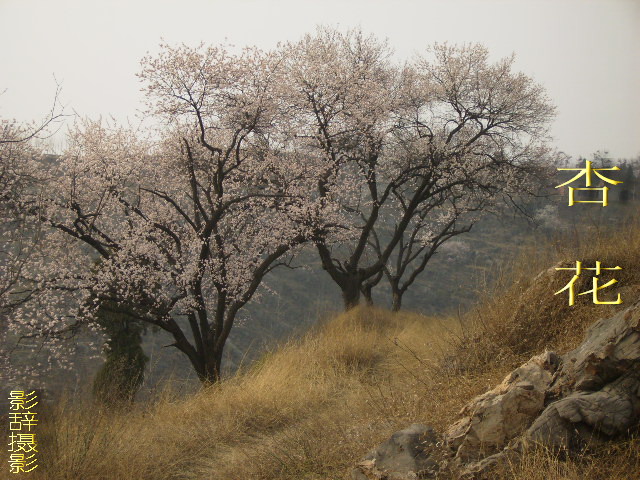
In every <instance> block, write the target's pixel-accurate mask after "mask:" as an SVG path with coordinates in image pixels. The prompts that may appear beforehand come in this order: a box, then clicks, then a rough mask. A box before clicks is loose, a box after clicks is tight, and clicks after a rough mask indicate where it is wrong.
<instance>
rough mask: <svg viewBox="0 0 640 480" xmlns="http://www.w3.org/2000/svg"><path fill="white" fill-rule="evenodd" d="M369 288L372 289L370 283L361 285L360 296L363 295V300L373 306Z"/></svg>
mask: <svg viewBox="0 0 640 480" xmlns="http://www.w3.org/2000/svg"><path fill="white" fill-rule="evenodd" d="M371 290H373V285H372V284H370V283H367V284H365V285H364V286H363V287H362V296H363V297H364V301H365V302H366V304H367V305H369V306H370V307H372V306H373V297H372V295H371Z"/></svg>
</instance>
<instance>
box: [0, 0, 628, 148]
mask: <svg viewBox="0 0 640 480" xmlns="http://www.w3.org/2000/svg"><path fill="white" fill-rule="evenodd" d="M317 24H326V25H332V26H339V27H344V28H348V27H357V26H359V27H361V28H362V29H363V30H365V31H366V32H371V33H374V34H376V35H378V36H380V37H387V38H388V39H389V41H390V44H391V45H392V46H393V47H394V48H395V51H396V53H397V55H398V56H399V57H400V58H409V57H410V56H411V55H412V54H413V53H415V52H420V51H421V50H423V49H424V48H425V47H426V46H428V45H430V44H432V43H433V42H436V41H438V42H443V41H448V42H453V43H461V42H481V43H483V44H485V45H486V46H487V47H488V48H489V50H490V52H491V55H492V56H493V57H494V58H496V59H497V58H499V57H503V56H506V55H509V54H511V53H512V52H515V54H516V58H517V60H516V66H517V68H518V69H520V70H522V71H524V72H525V73H527V74H528V75H530V76H533V77H534V78H535V79H536V80H537V81H538V82H540V83H542V84H543V85H544V86H545V87H546V89H547V91H548V94H549V96H550V97H551V99H552V100H553V101H554V102H555V104H556V105H557V107H558V116H557V119H556V121H555V123H554V127H553V130H552V132H553V135H554V137H555V139H556V145H557V147H558V148H560V149H562V150H564V151H565V152H566V153H568V154H571V155H574V156H577V155H585V156H588V155H590V154H591V153H593V152H595V151H596V150H603V149H608V150H609V151H610V152H611V154H612V155H613V156H614V157H623V158H624V157H626V158H630V157H635V156H638V155H640V53H639V52H640V1H638V0H619V1H617V0H606V1H589V0H580V1H568V0H566V1H565V0H552V1H533V0H508V1H507V0H503V1H497V0H473V1H471V0H470V1H444V0H442V1H435V0H434V1H424V0H423V1H405V0H394V1H392V0H386V1H371V0H363V1H360V0H358V1H350V0H342V1H308V0H292V1H289V0H287V1H285V0H282V1H280V0H278V1H267V0H262V1H258V0H235V1H231V0H228V1H224V2H223V1H219V0H209V1H204V0H182V1H167V0H128V1H121V0H109V1H91V0H56V1H51V0H0V45H2V48H0V92H1V91H3V90H4V94H2V95H1V96H0V118H7V117H9V118H17V119H19V120H29V119H34V118H37V117H41V116H42V115H43V114H45V113H46V111H47V109H48V108H49V105H50V103H51V100H52V98H53V94H54V92H55V88H56V79H57V82H59V83H60V84H61V86H62V93H61V99H62V102H63V103H64V104H65V105H66V111H67V112H73V111H75V112H77V113H78V114H80V115H87V116H91V117H96V116H98V115H102V116H108V115H112V116H114V117H115V118H117V119H119V120H123V119H126V118H131V119H133V118H134V117H135V116H136V114H137V113H136V112H137V111H138V110H139V109H140V108H141V103H140V100H141V93H140V83H139V81H138V79H137V77H136V76H135V74H136V72H137V71H138V70H139V61H140V59H141V58H142V57H143V56H144V55H145V54H146V53H147V52H151V53H153V52H155V51H157V49H158V44H159V43H160V39H161V38H163V39H164V40H165V41H167V42H169V43H178V42H184V43H187V44H197V43H199V42H201V41H202V42H205V43H213V44H216V43H222V42H227V43H231V44H234V45H237V46H244V45H258V46H261V47H264V48H269V47H273V46H275V45H276V43H277V42H278V41H286V40H297V39H298V38H299V37H300V36H301V35H302V34H304V33H306V32H311V31H313V30H314V28H315V26H316V25H317Z"/></svg>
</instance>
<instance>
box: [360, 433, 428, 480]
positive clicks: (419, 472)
mask: <svg viewBox="0 0 640 480" xmlns="http://www.w3.org/2000/svg"><path fill="white" fill-rule="evenodd" d="M439 449H440V445H439V444H438V436H437V435H436V433H435V431H434V430H433V429H432V428H430V427H427V426H426V425H421V424H417V423H414V424H413V425H411V426H410V427H408V428H406V429H404V430H400V431H399V432H396V433H394V434H393V435H392V436H391V438H390V439H389V440H387V441H386V442H384V443H383V444H381V445H380V446H379V447H377V448H376V449H374V450H372V451H371V452H370V453H369V454H368V455H367V456H365V457H364V459H363V460H362V461H361V462H360V463H359V464H358V465H357V468H355V469H354V470H353V471H352V473H351V478H352V479H353V480H368V479H385V480H409V479H417V478H435V476H436V474H437V470H438V462H437V459H436V458H435V457H437V455H434V454H435V453H436V452H437V450H439Z"/></svg>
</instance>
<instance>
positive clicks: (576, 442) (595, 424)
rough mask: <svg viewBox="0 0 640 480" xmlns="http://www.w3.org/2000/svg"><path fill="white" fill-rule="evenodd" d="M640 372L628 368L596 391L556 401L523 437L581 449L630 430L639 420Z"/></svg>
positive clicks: (532, 440) (559, 446)
mask: <svg viewBox="0 0 640 480" xmlns="http://www.w3.org/2000/svg"><path fill="white" fill-rule="evenodd" d="M639 388H640V371H628V372H627V373H625V374H624V375H622V376H621V377H619V378H618V379H617V380H615V381H614V382H612V383H610V384H608V385H607V386H605V387H604V388H603V389H602V390H600V391H597V392H575V393H572V394H571V395H569V396H567V397H565V398H563V399H561V400H558V401H556V402H553V403H552V404H551V405H549V406H548V407H547V408H546V409H545V411H544V412H542V414H541V415H540V416H539V417H538V418H537V419H536V421H535V422H534V423H533V425H531V427H530V428H529V429H528V430H527V432H526V434H525V436H524V438H525V440H527V441H529V442H534V443H541V444H544V445H545V446H547V447H551V448H553V449H556V450H558V449H561V450H578V449H581V448H583V447H585V446H587V445H588V444H590V443H593V442H595V441H597V440H598V439H599V438H602V437H603V436H605V437H612V436H615V435H619V434H623V433H627V432H628V431H629V430H630V429H631V428H633V427H634V426H636V425H638V423H640V396H639V393H640V392H639V390H638V389H639Z"/></svg>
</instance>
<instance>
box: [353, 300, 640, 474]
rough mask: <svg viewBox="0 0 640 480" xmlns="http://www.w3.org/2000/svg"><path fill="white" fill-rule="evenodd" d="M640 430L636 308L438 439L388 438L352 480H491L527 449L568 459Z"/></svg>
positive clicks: (603, 324) (510, 381) (477, 404)
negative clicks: (536, 448)
mask: <svg viewBox="0 0 640 480" xmlns="http://www.w3.org/2000/svg"><path fill="white" fill-rule="evenodd" d="M639 425H640V302H637V303H635V304H634V305H633V306H631V307H630V308H628V309H626V310H624V311H622V312H620V313H618V314H617V315H615V316H613V317H612V318H608V319H603V320H599V321H598V322H596V323H595V324H594V325H592V327H591V328H590V329H589V330H588V332H587V335H586V338H585V340H584V342H583V343H582V344H581V345H580V346H579V347H578V348H576V349H575V350H573V351H570V352H568V353H567V354H565V355H563V356H559V355H557V354H556V353H554V352H545V353H543V354H541V355H537V356H535V357H533V358H531V360H529V361H528V362H526V363H525V364H523V365H522V366H520V367H519V368H517V369H515V370H514V371H513V372H511V373H510V374H509V375H507V377H506V378H505V379H504V380H503V382H502V383H501V384H500V385H498V386H497V387H495V388H494V389H492V390H490V391H489V392H487V393H485V394H483V395H480V396H478V397H476V398H475V399H473V400H472V401H471V402H469V403H468V404H467V405H466V406H465V407H464V408H463V409H462V410H461V412H460V418H459V419H458V420H457V421H456V422H455V423H453V424H452V425H451V426H450V427H449V428H448V429H447V430H446V432H445V433H444V434H443V436H442V438H438V436H437V435H436V434H435V432H433V431H432V430H430V429H428V427H425V426H416V425H412V427H410V428H409V429H407V430H403V431H401V432H398V433H396V434H394V436H392V437H391V439H390V440H388V441H387V442H385V443H384V444H382V445H381V446H380V447H378V448H377V449H376V450H374V451H373V452H372V453H370V454H369V455H368V456H367V457H365V460H363V463H361V464H359V465H358V467H357V468H356V470H354V473H353V479H354V480H365V479H388V480H392V479H395V480H406V479H413V478H435V476H436V474H437V472H440V474H441V476H440V477H438V478H446V477H444V475H448V476H452V477H454V478H455V477H458V478H491V474H490V471H491V469H492V468H493V467H495V466H496V465H498V464H500V463H501V462H503V461H505V460H506V459H507V458H509V457H510V456H512V455H515V454H517V453H518V452H521V451H522V450H523V449H525V448H528V447H529V446H530V445H532V444H542V445H545V446H546V447H550V448H553V449H557V450H565V451H567V452H569V453H570V452H572V451H575V450H578V449H582V448H584V447H586V446H588V445H590V444H593V443H594V442H595V443H597V442H604V441H607V440H608V439H610V438H613V437H615V436H619V435H624V434H626V433H628V432H629V431H630V430H631V429H633V428H637V427H638V426H639ZM410 432H413V433H411V434H410ZM427 432H428V434H427ZM411 435H413V436H411ZM399 439H404V440H402V441H399ZM410 439H411V440H410ZM446 472H448V474H447V473H446ZM430 475H431V476H430Z"/></svg>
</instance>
